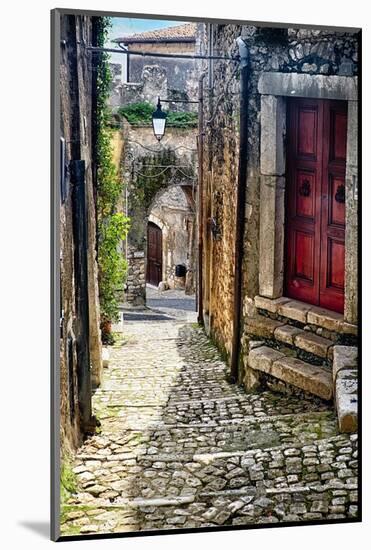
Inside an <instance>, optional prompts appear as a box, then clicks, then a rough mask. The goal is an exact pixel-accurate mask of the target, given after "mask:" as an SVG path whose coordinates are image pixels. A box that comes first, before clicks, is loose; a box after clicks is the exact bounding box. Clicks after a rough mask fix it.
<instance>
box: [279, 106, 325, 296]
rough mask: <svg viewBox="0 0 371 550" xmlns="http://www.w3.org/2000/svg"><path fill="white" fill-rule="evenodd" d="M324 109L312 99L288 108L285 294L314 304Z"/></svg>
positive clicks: (318, 237) (318, 241) (317, 284)
mask: <svg viewBox="0 0 371 550" xmlns="http://www.w3.org/2000/svg"><path fill="white" fill-rule="evenodd" d="M320 117H321V106H320V105H319V104H318V103H317V102H316V101H313V100H301V101H292V102H290V103H289V106H288V129H289V132H288V144H287V145H288V148H287V153H288V163H287V168H288V170H287V174H288V188H287V195H286V198H287V204H286V210H287V213H288V214H287V220H286V294H287V295H288V296H290V297H292V298H296V299H298V300H303V301H305V302H309V303H314V302H315V300H316V299H317V297H318V294H319V279H318V276H316V274H317V273H318V269H319V258H318V256H317V254H316V250H317V249H318V248H319V245H320V237H321V235H320V227H319V224H318V223H317V219H318V215H319V210H320V203H321V185H320V182H321V173H322V166H321V162H320V156H321V137H322V135H321V133H320V132H319V120H320Z"/></svg>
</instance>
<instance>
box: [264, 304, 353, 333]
mask: <svg viewBox="0 0 371 550" xmlns="http://www.w3.org/2000/svg"><path fill="white" fill-rule="evenodd" d="M254 301H255V307H257V308H258V309H262V310H265V311H268V312H270V313H276V314H278V315H281V316H282V317H287V318H288V319H291V320H293V321H298V322H299V323H303V324H304V325H306V324H309V325H315V326H318V327H321V328H324V329H327V330H330V331H333V332H340V333H342V334H351V335H353V336H357V325H353V324H351V323H347V322H346V321H345V320H344V315H341V314H340V313H337V312H336V311H331V310H329V309H325V308H321V307H318V306H313V305H311V304H307V303H305V302H300V301H299V300H293V299H292V298H287V297H284V296H282V297H281V298H274V299H271V298H266V297H264V296H255V300H254Z"/></svg>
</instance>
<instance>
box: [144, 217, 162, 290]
mask: <svg viewBox="0 0 371 550" xmlns="http://www.w3.org/2000/svg"><path fill="white" fill-rule="evenodd" d="M161 280H162V231H161V229H160V228H159V227H158V226H157V225H155V224H154V223H152V222H148V230H147V282H148V283H150V284H152V285H155V286H157V285H158V284H159V282H160V281H161Z"/></svg>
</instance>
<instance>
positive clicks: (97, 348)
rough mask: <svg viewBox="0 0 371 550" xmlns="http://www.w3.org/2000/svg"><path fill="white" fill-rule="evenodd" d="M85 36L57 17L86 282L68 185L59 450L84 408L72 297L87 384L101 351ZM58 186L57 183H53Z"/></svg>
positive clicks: (64, 125)
mask: <svg viewBox="0 0 371 550" xmlns="http://www.w3.org/2000/svg"><path fill="white" fill-rule="evenodd" d="M83 35H84V36H85V37H86V40H87V41H88V42H89V43H93V35H94V31H93V23H92V21H91V19H90V18H86V17H82V16H73V15H69V16H67V15H65V16H62V17H61V39H62V40H65V41H66V43H67V44H68V46H63V45H62V46H61V62H60V69H59V70H60V101H61V136H62V137H63V138H64V140H65V149H66V150H65V162H66V167H67V168H68V169H67V175H66V179H67V181H68V178H69V175H68V174H69V173H70V165H69V163H70V161H74V160H83V161H84V162H85V173H84V188H85V198H86V205H85V206H86V228H87V271H88V273H87V279H88V288H87V289H85V288H84V289H81V288H79V283H78V282H77V280H76V277H75V275H76V257H75V254H74V250H75V248H76V247H77V246H78V245H79V244H80V245H81V244H82V243H77V242H75V234H74V220H73V211H74V201H75V199H74V194H73V185H74V184H73V183H71V182H69V185H68V186H67V187H68V193H67V196H66V197H65V200H64V201H62V202H61V205H60V235H58V238H60V250H61V287H60V288H61V309H62V311H61V332H62V335H61V355H60V357H61V359H60V361H61V364H60V377H61V384H60V398H61V410H60V418H61V426H60V427H61V434H62V436H61V446H62V451H63V450H64V448H65V447H72V448H73V447H76V446H77V445H78V444H79V443H80V442H81V441H82V437H83V432H84V429H85V428H84V426H82V423H81V418H80V411H81V410H82V408H83V407H84V406H86V407H89V406H90V402H91V395H90V392H89V391H87V392H86V393H85V394H84V395H83V396H82V395H81V388H80V387H79V375H78V373H79V369H81V368H83V367H82V366H81V365H78V363H77V350H78V347H79V345H80V342H79V338H80V336H79V330H78V326H79V323H80V322H81V320H80V319H79V318H78V312H77V309H76V300H77V295H78V292H79V291H80V292H81V291H86V290H87V292H88V303H87V307H88V310H89V323H88V326H85V327H84V331H85V333H88V334H89V355H90V364H86V365H84V368H85V369H86V370H87V371H88V372H87V376H88V377H89V378H91V384H92V385H94V386H98V385H99V384H100V380H101V373H102V357H101V353H102V349H101V340H100V330H99V321H100V311H99V300H98V274H97V272H98V268H97V259H96V237H95V236H96V215H95V200H94V197H95V194H96V184H97V182H96V181H95V175H94V166H93V148H94V143H93V142H94V135H93V130H92V127H91V124H90V123H89V121H90V120H91V117H92V110H93V102H94V99H93V96H94V86H95V84H94V78H93V76H92V72H91V70H90V66H91V58H90V56H88V55H87V53H86V52H85V50H84V49H83V48H82V47H81V43H80V37H81V36H83ZM58 185H59V182H58ZM90 366H91V371H90Z"/></svg>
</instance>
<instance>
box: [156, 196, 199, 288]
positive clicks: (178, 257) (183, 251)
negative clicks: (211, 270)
mask: <svg viewBox="0 0 371 550" xmlns="http://www.w3.org/2000/svg"><path fill="white" fill-rule="evenodd" d="M147 222H150V223H155V224H156V225H157V226H158V227H159V228H160V229H161V230H162V281H163V282H164V283H165V284H166V285H167V286H168V287H169V288H177V287H179V288H184V285H182V284H181V283H182V281H180V280H179V279H178V278H177V277H176V273H175V272H176V265H179V264H180V265H184V266H185V268H186V270H187V272H188V271H193V270H194V266H193V265H192V262H193V257H194V254H193V253H192V250H193V248H194V244H195V243H194V235H195V232H194V230H193V229H194V224H195V215H194V211H193V210H192V208H191V206H190V204H189V200H188V197H187V195H186V193H184V190H183V188H182V186H180V185H171V186H169V187H168V188H165V189H161V190H160V191H158V193H157V194H156V195H155V197H154V199H153V201H152V203H151V205H150V207H149V208H148V216H147ZM188 290H190V291H191V290H193V289H188V287H187V291H188ZM189 293H192V292H189Z"/></svg>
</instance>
